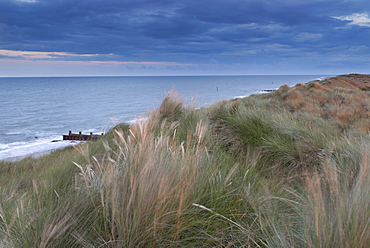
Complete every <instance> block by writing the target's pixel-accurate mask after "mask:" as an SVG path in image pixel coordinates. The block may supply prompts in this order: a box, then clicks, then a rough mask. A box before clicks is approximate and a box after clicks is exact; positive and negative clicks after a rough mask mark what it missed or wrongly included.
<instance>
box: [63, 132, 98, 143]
mask: <svg viewBox="0 0 370 248" xmlns="http://www.w3.org/2000/svg"><path fill="white" fill-rule="evenodd" d="M103 135H104V134H103V133H102V134H93V133H92V132H90V134H82V132H81V131H80V132H79V133H72V131H69V133H68V135H63V140H90V141H94V140H97V139H99V138H101V137H102V136H103Z"/></svg>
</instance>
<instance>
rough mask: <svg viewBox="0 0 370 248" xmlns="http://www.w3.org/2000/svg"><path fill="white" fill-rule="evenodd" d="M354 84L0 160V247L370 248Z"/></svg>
mask: <svg viewBox="0 0 370 248" xmlns="http://www.w3.org/2000/svg"><path fill="white" fill-rule="evenodd" d="M369 78H370V77H366V76H363V75H350V76H348V75H344V76H339V77H336V78H331V79H326V80H324V81H321V82H310V83H308V84H305V85H297V86H295V87H292V88H290V87H288V86H282V87H281V88H280V89H279V90H277V91H275V92H273V93H269V94H262V95H253V96H250V97H247V98H243V99H235V100H232V101H223V102H218V103H215V104H214V105H212V106H209V107H207V108H201V109H195V108H193V107H189V106H185V105H184V103H183V102H182V100H181V99H180V97H179V96H177V95H176V94H174V93H170V94H168V95H167V96H166V97H165V99H164V101H163V102H162V104H161V106H160V107H159V108H158V109H157V110H155V111H153V112H152V113H150V114H149V115H148V118H147V119H146V121H139V122H137V123H135V124H132V125H126V124H120V125H118V126H116V127H115V128H114V129H112V130H111V131H110V132H109V133H108V134H107V135H105V137H104V138H102V139H100V140H99V141H97V142H95V143H86V144H81V145H78V146H76V147H75V148H73V147H68V148H65V149H63V150H58V151H55V152H53V153H52V154H49V155H47V156H44V157H41V158H38V159H33V158H26V159H24V160H22V161H19V162H6V161H1V162H0V171H1V174H0V177H1V180H0V190H1V194H2V198H1V200H0V237H1V239H0V240H1V241H0V246H1V247H369V246H370V230H369V228H370V225H369V223H370V193H369V187H370V161H369V159H370V158H369V156H370V155H369V136H368V132H369V131H370V130H369V128H370V124H369V116H368V115H369V93H368V91H367V90H364V86H363V84H367V81H366V80H368V82H370V79H369Z"/></svg>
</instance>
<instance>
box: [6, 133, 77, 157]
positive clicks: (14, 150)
mask: <svg viewBox="0 0 370 248" xmlns="http://www.w3.org/2000/svg"><path fill="white" fill-rule="evenodd" d="M73 144H75V143H72V142H71V141H64V140H61V136H57V137H52V138H40V139H36V140H34V141H32V142H13V143H9V144H0V160H4V159H9V158H15V157H27V156H31V155H32V154H34V153H40V152H46V151H52V150H56V149H60V148H63V147H66V146H70V145H73Z"/></svg>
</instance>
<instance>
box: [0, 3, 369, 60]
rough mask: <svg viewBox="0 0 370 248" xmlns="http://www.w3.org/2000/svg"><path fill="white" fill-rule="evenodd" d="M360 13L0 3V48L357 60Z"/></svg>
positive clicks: (275, 7) (348, 9) (290, 6)
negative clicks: (343, 56)
mask: <svg viewBox="0 0 370 248" xmlns="http://www.w3.org/2000/svg"><path fill="white" fill-rule="evenodd" d="M367 11H370V8H369V3H368V2H367V1H365V0H364V1H345V0H343V1H342V0H339V1H338V0H316V1H315V0H314V1H296V0H281V1H275V0H227V1H226V0H184V1H171V0H162V1H161V0H79V1H76V0H38V1H36V0H35V1H31V0H22V1H21V0H2V1H1V2H0V35H1V36H0V37H1V38H0V49H3V50H14V51H19V50H22V51H34V52H65V53H68V54H72V53H74V54H102V55H103V56H101V58H100V59H101V60H109V59H112V56H113V55H114V58H115V59H117V60H119V59H120V60H122V61H124V60H127V59H129V60H134V61H145V60H146V61H149V60H150V61H172V62H183V63H192V62H194V63H195V62H197V63H205V62H206V61H209V60H210V58H213V57H217V58H216V59H217V60H219V61H231V60H234V61H237V62H245V63H248V62H249V61H250V60H257V57H258V60H260V59H262V60H263V59H264V58H265V59H266V61H267V60H268V59H269V58H275V59H277V60H279V59H281V58H290V57H294V56H300V57H302V56H312V55H313V54H316V55H319V54H325V56H336V54H338V53H343V54H344V53H345V52H346V50H348V52H351V53H352V54H353V53H355V54H356V53H358V54H361V53H364V51H365V52H366V53H368V52H369V49H368V44H367V39H368V36H369V35H368V34H369V31H370V27H368V26H366V25H358V23H356V21H357V22H358V20H355V21H352V23H354V24H352V25H351V20H350V19H351V17H348V18H347V19H346V17H347V16H350V15H352V14H354V13H361V14H367V13H368V12H367ZM365 17H366V16H365ZM352 18H357V17H352ZM365 24H366V18H365ZM108 54H113V55H112V56H107V55H108ZM94 58H95V59H96V58H97V57H95V56H94Z"/></svg>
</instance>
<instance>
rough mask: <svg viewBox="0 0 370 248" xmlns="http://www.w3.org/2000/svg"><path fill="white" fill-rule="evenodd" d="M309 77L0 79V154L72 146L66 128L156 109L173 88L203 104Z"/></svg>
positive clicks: (101, 125)
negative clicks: (67, 138) (64, 137)
mask: <svg viewBox="0 0 370 248" xmlns="http://www.w3.org/2000/svg"><path fill="white" fill-rule="evenodd" d="M322 77H325V75H309V76H184V77H180V76H177V77H89V78H81V77H79V78H68V77H65V78H0V159H7V158H12V157H17V156H25V155H28V154H32V153H35V152H41V151H46V150H50V149H57V148H60V147H63V146H68V145H71V142H70V141H61V139H62V135H63V134H67V133H68V131H69V130H72V131H73V132H78V131H82V132H83V133H89V132H94V133H101V132H106V131H107V130H108V129H109V128H111V127H113V126H114V125H115V124H117V123H120V122H130V121H133V120H135V119H136V118H138V116H139V115H140V114H142V113H147V112H148V111H150V110H153V109H155V108H156V107H157V106H158V105H159V104H160V103H161V101H162V99H163V97H164V95H165V93H166V92H169V91H171V90H172V89H173V88H174V89H175V90H176V91H177V92H179V93H180V94H181V95H182V96H183V98H184V99H185V100H186V101H187V102H192V101H195V102H196V103H197V105H198V106H199V107H200V106H205V105H207V104H211V103H214V102H216V101H218V100H222V99H231V98H235V97H241V96H247V95H250V94H255V93H259V91H261V90H266V89H275V88H278V87H279V86H280V85H282V84H288V85H294V84H296V83H306V82H308V81H311V80H315V79H317V78H322Z"/></svg>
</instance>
